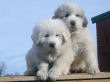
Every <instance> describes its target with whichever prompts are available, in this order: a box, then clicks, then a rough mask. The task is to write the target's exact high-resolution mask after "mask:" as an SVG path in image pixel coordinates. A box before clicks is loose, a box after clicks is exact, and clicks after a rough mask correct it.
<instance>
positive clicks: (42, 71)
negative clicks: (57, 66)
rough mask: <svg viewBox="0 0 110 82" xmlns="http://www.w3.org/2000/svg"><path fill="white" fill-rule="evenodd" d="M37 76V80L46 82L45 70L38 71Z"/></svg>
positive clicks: (46, 74) (46, 73)
mask: <svg viewBox="0 0 110 82" xmlns="http://www.w3.org/2000/svg"><path fill="white" fill-rule="evenodd" d="M37 76H38V78H39V79H41V80H46V79H47V77H48V72H47V71H45V70H39V71H38V72H37Z"/></svg>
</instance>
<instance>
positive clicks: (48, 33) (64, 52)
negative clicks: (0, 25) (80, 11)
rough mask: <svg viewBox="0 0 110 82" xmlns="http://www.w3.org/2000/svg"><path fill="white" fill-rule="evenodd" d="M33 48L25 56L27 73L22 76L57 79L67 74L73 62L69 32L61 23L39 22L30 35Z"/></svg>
mask: <svg viewBox="0 0 110 82" xmlns="http://www.w3.org/2000/svg"><path fill="white" fill-rule="evenodd" d="M32 40H33V46H32V48H31V49H30V50H29V52H28V53H27V55H26V62H27V71H26V72H25V74H24V75H37V76H38V77H39V78H40V79H42V80H46V79H47V77H49V78H51V79H52V80H56V79H58V77H59V76H60V75H62V74H67V73H68V72H69V68H70V66H71V64H72V61H73V58H74V56H73V51H72V46H71V39H70V32H69V30H68V29H67V27H66V25H65V24H64V22H63V21H61V20H59V19H48V20H44V21H40V22H38V23H37V25H36V26H35V28H34V30H33V33H32Z"/></svg>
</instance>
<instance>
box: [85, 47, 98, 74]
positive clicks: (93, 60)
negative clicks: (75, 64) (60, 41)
mask: <svg viewBox="0 0 110 82" xmlns="http://www.w3.org/2000/svg"><path fill="white" fill-rule="evenodd" d="M84 58H85V62H86V72H87V73H90V74H97V73H100V70H99V67H98V61H97V57H96V52H95V50H94V49H92V48H88V49H87V50H86V52H85V56H84Z"/></svg>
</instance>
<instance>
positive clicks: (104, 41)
mask: <svg viewBox="0 0 110 82" xmlns="http://www.w3.org/2000/svg"><path fill="white" fill-rule="evenodd" d="M92 22H93V23H96V30H97V49H98V50H97V51H98V62H99V68H100V70H101V71H103V72H104V71H109V72H110V11H108V12H105V13H103V14H100V15H98V16H95V17H93V18H92Z"/></svg>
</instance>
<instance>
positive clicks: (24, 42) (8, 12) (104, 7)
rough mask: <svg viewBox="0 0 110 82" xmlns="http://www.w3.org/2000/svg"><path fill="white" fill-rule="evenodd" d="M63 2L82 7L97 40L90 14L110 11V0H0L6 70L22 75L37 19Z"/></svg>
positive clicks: (0, 44) (0, 52) (0, 55)
mask: <svg viewBox="0 0 110 82" xmlns="http://www.w3.org/2000/svg"><path fill="white" fill-rule="evenodd" d="M64 2H75V3H76V4H78V5H79V6H80V7H81V8H83V9H84V11H85V13H86V15H87V17H88V21H89V24H88V26H89V28H90V30H91V32H92V34H93V37H94V41H95V42H96V28H95V27H96V26H95V24H92V23H91V17H94V16H96V15H98V14H101V13H104V12H106V11H109V10H110V0H0V62H2V61H3V62H5V63H6V65H7V71H6V72H7V73H15V72H19V73H20V74H23V72H24V71H25V70H26V62H25V55H26V53H27V51H28V50H29V49H30V48H31V45H32V40H31V38H30V36H31V33H32V29H33V27H34V26H35V24H36V23H37V22H38V21H40V20H43V19H47V18H51V17H52V16H53V13H54V11H55V10H56V8H57V7H58V6H59V5H61V4H63V3H64Z"/></svg>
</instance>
